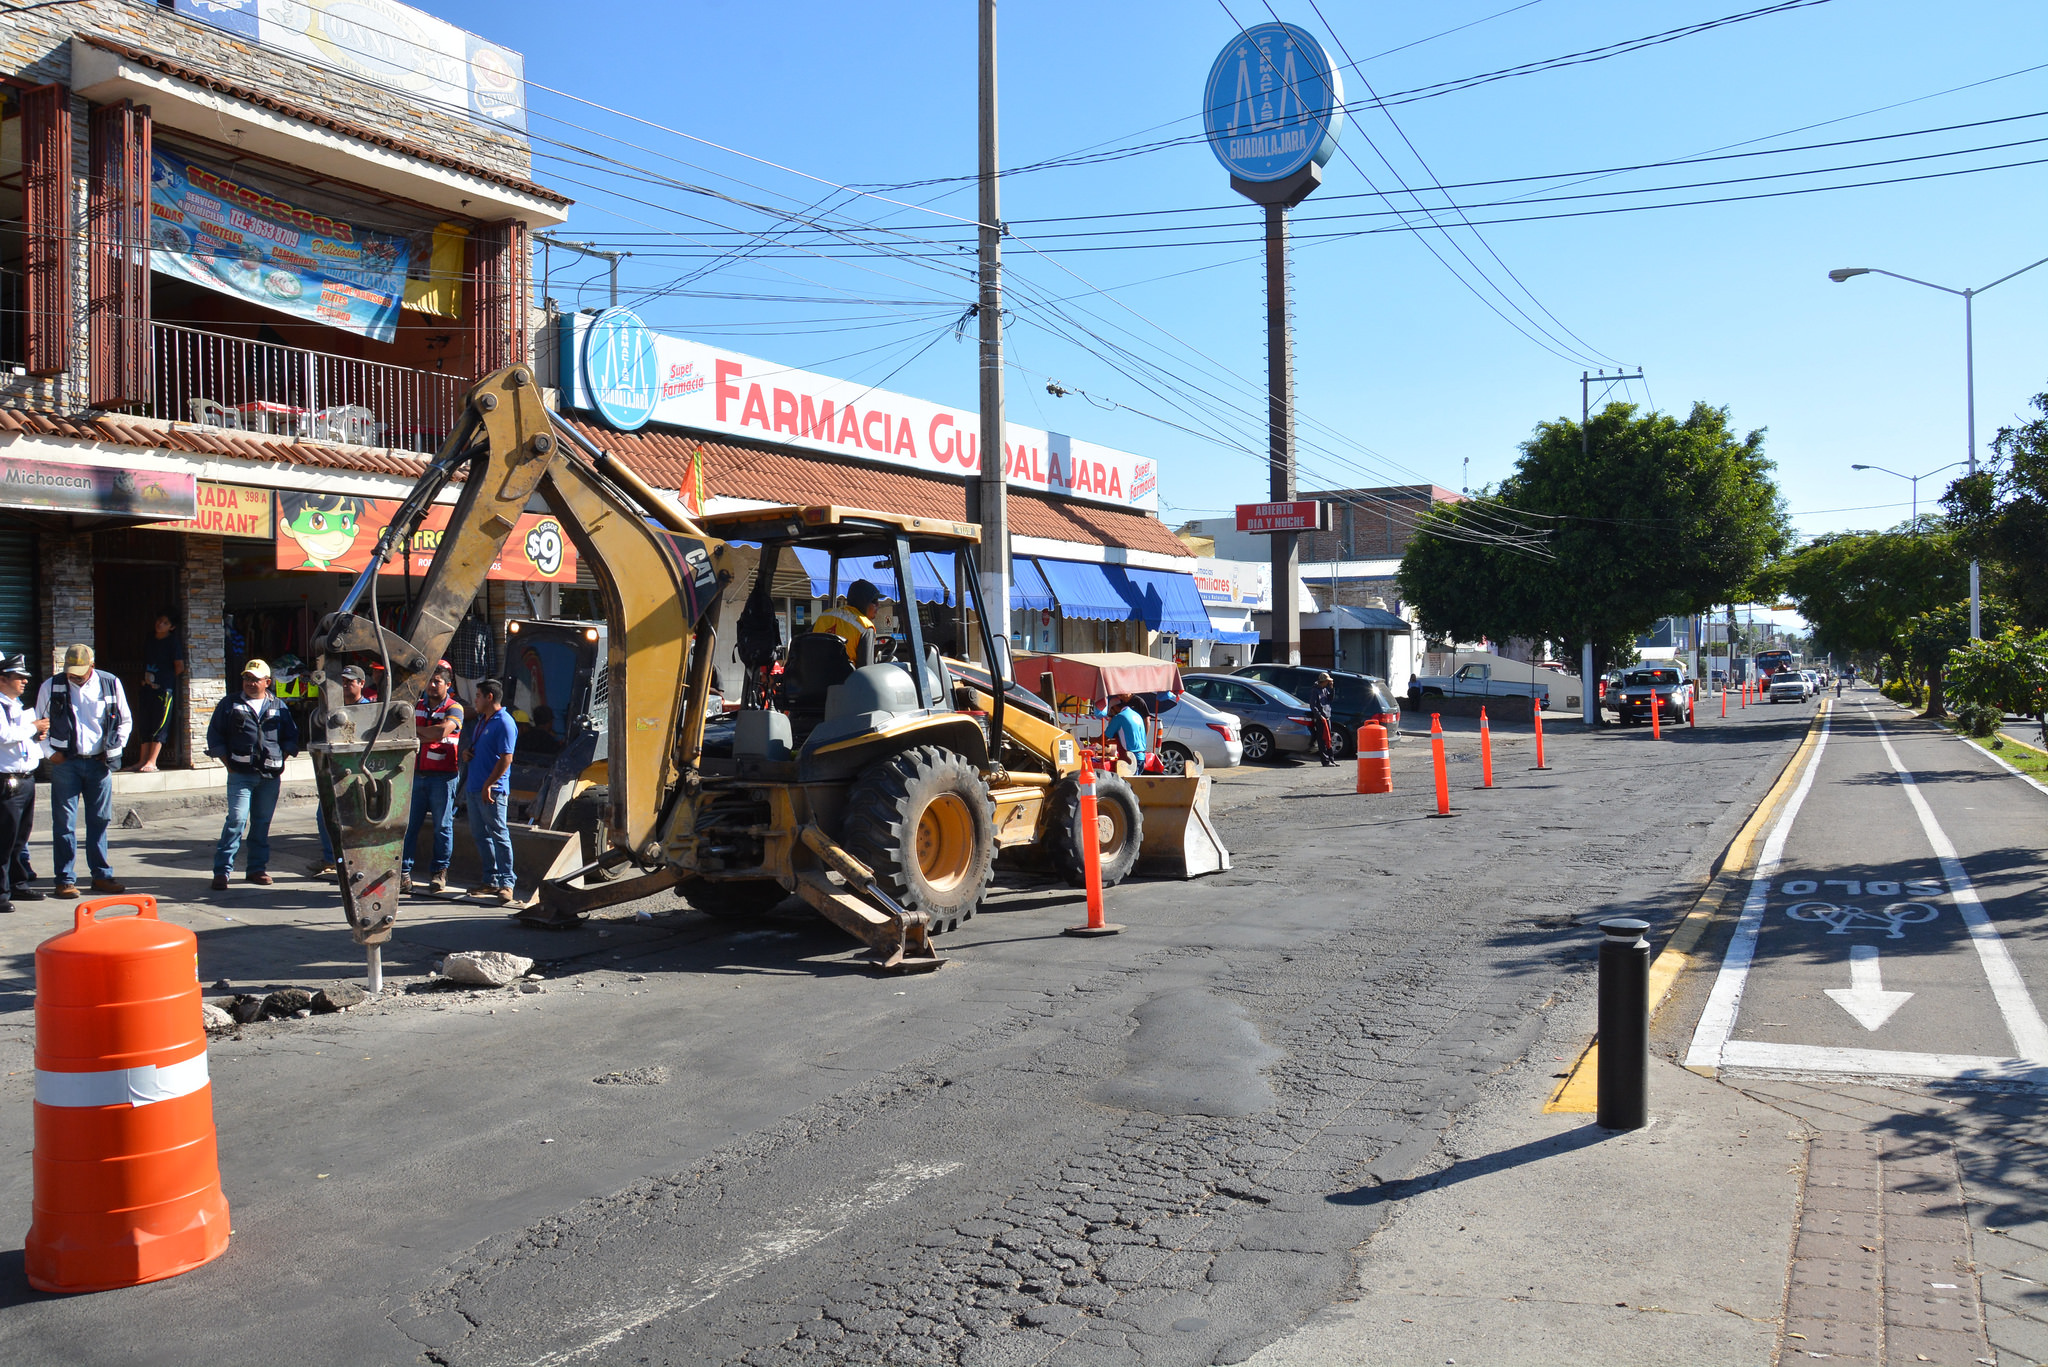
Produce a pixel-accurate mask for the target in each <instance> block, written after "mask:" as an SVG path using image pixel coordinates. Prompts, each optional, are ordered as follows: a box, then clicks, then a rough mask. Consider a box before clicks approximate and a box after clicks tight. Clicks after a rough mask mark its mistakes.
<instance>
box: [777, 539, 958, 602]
mask: <svg viewBox="0 0 2048 1367" xmlns="http://www.w3.org/2000/svg"><path fill="white" fill-rule="evenodd" d="M786 549H788V550H789V551H791V552H793V553H794V554H795V556H796V558H797V563H798V564H800V565H802V566H803V567H804V573H806V574H808V575H810V577H811V596H812V597H813V598H830V597H831V596H832V552H830V551H826V550H820V549H818V548H816V547H813V546H791V547H787V548H786ZM856 579H865V580H867V581H868V582H869V583H870V584H873V585H874V586H875V587H876V588H877V589H879V590H881V593H882V597H884V598H886V599H888V600H889V601H890V602H892V603H900V602H902V601H903V597H902V594H901V593H900V592H898V590H897V588H896V571H895V570H894V568H892V567H891V565H890V563H889V560H888V558H887V557H886V556H885V557H870V556H851V557H848V558H846V559H843V560H841V561H840V562H839V592H840V593H842V594H843V593H845V592H846V589H847V586H848V585H850V584H851V583H853V581H854V580H856ZM910 580H911V584H912V586H913V587H914V588H915V589H916V590H917V601H918V602H920V603H948V604H950V603H951V602H952V601H953V594H952V583H953V557H952V554H951V553H950V552H946V551H931V552H913V553H912V555H911V557H910Z"/></svg>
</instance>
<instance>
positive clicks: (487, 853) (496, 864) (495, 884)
mask: <svg viewBox="0 0 2048 1367" xmlns="http://www.w3.org/2000/svg"><path fill="white" fill-rule="evenodd" d="M507 796H508V795H507V794H503V793H500V794H499V795H498V800H497V801H496V802H492V801H490V800H489V799H488V797H487V795H486V794H484V793H481V792H473V793H471V794H470V795H469V834H470V836H471V838H472V839H474V840H475V841H476V858H477V863H478V864H480V865H481V866H482V867H483V871H484V879H483V886H485V887H487V888H509V887H511V886H512V884H513V882H514V881H515V880H514V878H513V876H512V827H511V825H510V824H509V823H508V822H507V821H506V819H505V806H506V800H507Z"/></svg>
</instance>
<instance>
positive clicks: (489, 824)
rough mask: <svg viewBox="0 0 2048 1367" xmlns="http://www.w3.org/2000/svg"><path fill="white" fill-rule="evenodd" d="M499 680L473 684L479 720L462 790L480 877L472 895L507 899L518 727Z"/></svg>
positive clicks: (511, 877) (499, 899)
mask: <svg viewBox="0 0 2048 1367" xmlns="http://www.w3.org/2000/svg"><path fill="white" fill-rule="evenodd" d="M504 699H505V694H504V685H503V684H501V683H499V682H498V681H497V680H496V679H485V680H484V681H483V682H481V683H479V684H478V685H477V686H476V715H477V717H478V718H479V721H480V724H479V725H478V726H477V727H476V729H475V732H474V733H473V735H472V736H471V737H470V741H469V771H468V774H467V775H466V777H465V781H464V783H463V789H464V791H466V792H467V793H468V794H469V833H470V836H471V838H472V839H474V840H475V841H476V855H477V862H478V864H479V865H481V866H482V868H483V880H482V882H481V883H480V884H479V885H478V886H477V887H473V888H471V889H470V890H469V895H470V896H471V897H488V898H492V899H494V900H496V901H498V902H501V903H510V902H511V901H512V885H513V883H514V882H515V881H517V880H516V879H515V878H514V877H513V874H512V827H511V826H510V824H509V823H508V821H507V818H506V811H505V807H506V804H507V803H509V802H510V801H511V800H512V782H511V780H510V779H509V778H508V777H506V776H507V775H508V774H509V773H510V772H511V770H512V752H513V751H514V750H516V749H518V748H519V729H518V728H517V727H516V726H514V725H513V722H512V714H511V713H510V712H507V711H506V710H505V701H504Z"/></svg>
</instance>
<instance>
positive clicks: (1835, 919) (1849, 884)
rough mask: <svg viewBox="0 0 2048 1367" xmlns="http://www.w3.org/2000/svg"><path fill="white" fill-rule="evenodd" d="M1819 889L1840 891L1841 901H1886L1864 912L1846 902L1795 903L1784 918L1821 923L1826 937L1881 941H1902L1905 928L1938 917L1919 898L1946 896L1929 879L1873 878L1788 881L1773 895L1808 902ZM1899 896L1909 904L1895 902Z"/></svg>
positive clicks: (1932, 907) (1934, 908)
mask: <svg viewBox="0 0 2048 1367" xmlns="http://www.w3.org/2000/svg"><path fill="white" fill-rule="evenodd" d="M1823 888H1829V889H1833V888H1840V889H1841V890H1842V891H1841V894H1840V895H1841V896H1843V897H1844V898H1848V897H1855V898H1859V899H1861V898H1863V897H1865V896H1869V897H1871V898H1873V899H1875V898H1884V899H1887V900H1885V901H1883V902H1881V903H1875V904H1873V905H1871V906H1869V907H1868V908H1866V907H1863V906H1857V905H1854V904H1852V903H1850V902H1848V901H1846V900H1845V901H1842V902H1823V901H1817V900H1816V901H1796V902H1794V903H1793V904H1792V905H1790V906H1788V907H1787V908H1785V915H1786V916H1788V917H1790V918H1791V919H1792V920H1794V921H1806V922H1809V923H1823V924H1825V925H1826V926H1827V928H1828V934H1830V935H1848V934H1851V933H1853V932H1855V931H1860V930H1875V931H1883V932H1884V935H1885V938H1886V939H1890V940H1903V939H1905V938H1906V927H1907V926H1910V925H1922V924H1925V923H1926V922H1928V921H1932V920H1934V919H1935V918H1936V917H1938V916H1939V915H1940V914H1941V908H1939V907H1937V906H1935V905H1934V904H1933V903H1931V902H1926V901H1921V900H1919V899H1921V898H1932V897H1940V896H1942V895H1943V894H1944V893H1946V892H1947V889H1946V888H1944V887H1943V886H1942V885H1941V883H1940V882H1939V881H1938V880H1936V879H1932V878H1909V879H1906V880H1905V881H1904V882H1903V883H1900V882H1895V881H1893V880H1890V879H1882V878H1874V879H1871V880H1869V881H1867V882H1866V881H1865V880H1863V879H1860V878H1830V879H1827V880H1826V881H1824V882H1816V881H1815V880H1813V879H1810V878H1788V879H1786V880H1785V881H1784V882H1782V883H1780V884H1778V887H1777V891H1778V892H1779V893H1780V894H1782V895H1784V896H1787V897H1795V898H1810V897H1812V896H1813V895H1814V894H1815V893H1817V892H1820V890H1821V889H1823ZM1901 892H1903V893H1904V894H1905V897H1906V898H1907V899H1909V900H1903V901H1901V900H1890V899H1896V898H1898V897H1899V896H1900V894H1901Z"/></svg>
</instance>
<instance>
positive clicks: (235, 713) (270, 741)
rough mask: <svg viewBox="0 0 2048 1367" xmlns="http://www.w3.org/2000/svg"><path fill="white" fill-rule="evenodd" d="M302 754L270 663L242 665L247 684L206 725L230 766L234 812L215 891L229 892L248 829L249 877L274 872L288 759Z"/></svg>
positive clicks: (225, 830)
mask: <svg viewBox="0 0 2048 1367" xmlns="http://www.w3.org/2000/svg"><path fill="white" fill-rule="evenodd" d="M298 752H299V724H298V723H297V722H295V721H293V720H292V714H291V713H290V712H289V711H287V710H285V705H284V704H283V703H281V702H279V701H278V700H277V699H276V698H273V697H271V696H270V666H269V664H268V663H266V662H265V661H262V660H251V661H249V663H247V664H245V665H243V666H242V686H241V689H240V690H239V691H238V692H235V693H230V694H229V695H228V696H227V697H225V698H222V699H221V700H220V702H219V703H217V704H215V706H214V709H213V720H212V721H210V722H208V723H207V725H206V753H207V754H209V755H212V756H213V757H214V758H215V759H217V760H219V761H221V762H222V763H223V764H225V765H227V769H228V816H227V820H226V821H224V822H222V823H221V828H220V840H219V841H218V842H217V843H216V844H215V845H214V847H213V890H214V891H215V892H225V891H227V886H228V875H229V874H231V873H233V872H234V871H235V855H236V854H237V853H238V852H239V851H240V849H241V846H242V836H243V832H244V831H247V832H248V840H249V881H250V882H252V883H258V884H264V885H267V884H269V883H271V882H273V881H274V880H273V879H272V878H271V876H270V816H271V813H272V812H275V811H276V810H277V795H278V792H279V790H280V789H281V788H282V787H283V786H284V785H283V781H282V780H283V776H284V762H285V761H286V760H288V759H290V758H291V757H292V756H293V755H296V754H297V753H298Z"/></svg>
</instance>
